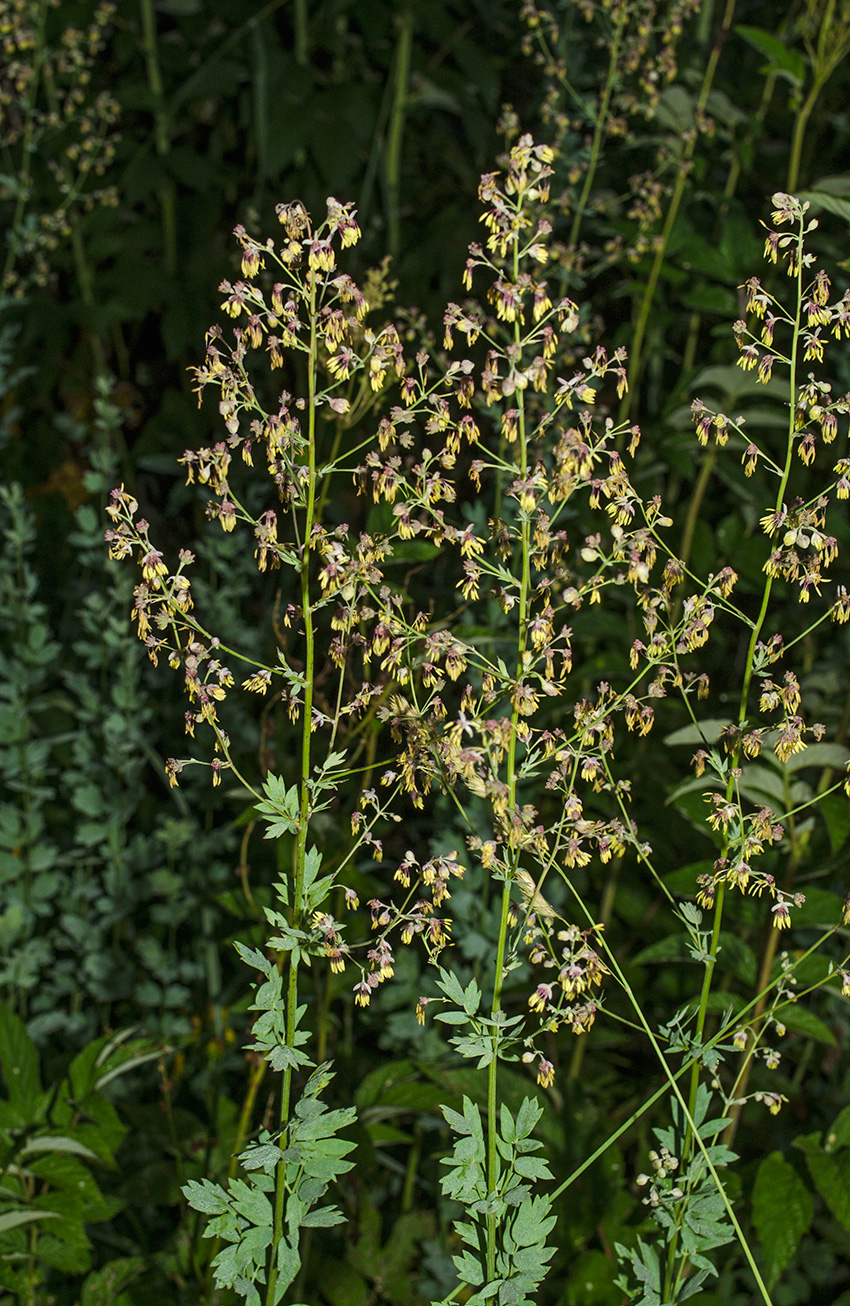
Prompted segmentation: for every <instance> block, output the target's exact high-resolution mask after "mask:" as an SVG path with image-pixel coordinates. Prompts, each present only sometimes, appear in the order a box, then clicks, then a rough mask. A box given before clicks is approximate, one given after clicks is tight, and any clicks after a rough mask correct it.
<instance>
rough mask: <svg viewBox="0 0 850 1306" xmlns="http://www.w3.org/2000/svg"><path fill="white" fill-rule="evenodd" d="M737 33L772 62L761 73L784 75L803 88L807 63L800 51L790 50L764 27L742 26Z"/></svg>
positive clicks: (737, 29)
mask: <svg viewBox="0 0 850 1306" xmlns="http://www.w3.org/2000/svg"><path fill="white" fill-rule="evenodd" d="M735 31H736V32H737V34H738V36H742V37H743V38H744V40H745V41H747V42H748V43H749V44H750V45H751V46H752V47H753V49H754V50H758V52H759V54H763V55H765V56H766V57H767V59H769V60H770V62H769V64H768V65H767V67H766V68H762V69H761V72H779V73H784V74H785V75H786V76H787V78H788V80H789V81H790V82H791V83H792V84H794V85H797V86H802V84H803V82H804V81H805V77H806V61H805V59H804V58H803V56H802V55H801V54H800V53H799V51H797V50H792V49H790V48H789V47H788V46H787V45H786V44H785V42H784V41H780V39H779V37H778V36H774V35H773V33H772V32H766V31H765V30H764V28H762V27H745V26H743V25H741V26H738V27H736V28H735Z"/></svg>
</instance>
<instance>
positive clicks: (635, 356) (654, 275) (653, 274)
mask: <svg viewBox="0 0 850 1306" xmlns="http://www.w3.org/2000/svg"><path fill="white" fill-rule="evenodd" d="M735 2H736V0H727V3H726V12H725V13H724V15H723V21H722V23H721V25H720V30H719V32H718V33H717V39H716V41H715V43H714V46H713V47H712V51H711V54H710V55H709V58H708V64H707V65H706V69H705V76H704V77H703V82H702V87H701V88H700V93H699V97H698V99H697V104H696V110H695V115H694V118H695V121H694V128H693V131H692V132H691V133H690V136H689V138H688V140H687V141H686V143H685V148H684V150H683V152H682V158H681V160H680V163H679V172H678V176H677V177H676V184H675V186H674V187H673V194H672V196H671V197H670V207H669V208H668V210H667V216H666V218H665V220H664V227H663V230H662V232H661V239H660V240H659V242H658V246H657V248H656V251H655V257H654V258H653V260H652V267H651V268H650V272H649V279H648V280H647V283H646V289H645V290H644V292H643V299H642V300H641V303H640V308H639V310H638V317H637V322H636V324H635V331H634V335H633V337H632V344H631V349H630V353H629V375H628V383H629V384H628V390H627V391H626V393H625V394H624V396H623V400H622V403H621V405H620V420H621V421H625V420H626V419H627V418H628V416H629V413H630V412H631V411H632V409H633V408H634V406H635V405H636V404H637V393H638V379H639V377H640V374H641V368H642V364H643V342H644V337H645V335H646V329H647V327H648V325H649V315H650V312H651V310H652V301H653V299H654V298H655V291H656V289H657V287H658V279H659V277H660V276H661V269H662V267H663V266H664V259H665V258H666V255H667V246H668V244H669V241H670V236H671V234H672V231H673V226H674V224H675V222H676V218H677V216H678V213H679V205H680V204H681V202H682V196H683V195H684V193H685V183H686V181H687V178H688V174H689V172H690V162H691V159H692V158H693V155H694V150H695V149H696V144H697V140H698V138H699V119H700V117H701V115H702V114H703V112H704V110H705V106H706V103H707V101H708V95H709V92H710V90H711V87H712V83H713V81H714V74H715V72H716V70H717V63H718V60H719V59H720V52H721V50H722V49H723V45H724V42H725V41H726V37H727V35H728V33H729V28H730V27H731V26H732V18H733V15H734V13H735Z"/></svg>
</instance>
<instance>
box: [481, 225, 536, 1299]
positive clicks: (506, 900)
mask: <svg viewBox="0 0 850 1306" xmlns="http://www.w3.org/2000/svg"><path fill="white" fill-rule="evenodd" d="M513 276H514V282H516V281H518V279H519V246H518V243H517V241H516V240H515V241H514V247H513ZM520 344H521V334H520V323H519V322H518V321H515V322H514V345H515V348H516V349H517V351H518V350H519V348H520ZM517 405H518V421H517V440H518V442H519V470H520V476H521V477H522V478H524V477H526V476H527V475H528V448H527V445H526V438H527V437H526V421H525V395H524V392H523V391H522V390H519V391H518V392H517ZM520 532H521V534H520V548H521V555H522V556H521V566H522V577H521V581H520V593H519V603H518V613H517V662H516V679H517V682H519V681H520V680H521V678H522V674H523V666H524V660H525V657H524V655H525V641H526V626H527V620H528V602H529V593H530V590H531V524H530V522H529V520H528V514H527V513H523V514H522V521H521V527H520ZM517 702H518V700H517V699H516V696H515V697H514V703H513V705H512V708H511V732H510V740H509V743H508V754H507V776H506V779H507V788H508V805H507V811H508V819H509V820H510V818H511V814H512V813H513V811H514V808H515V807H516V792H517V730H518V727H519V720H520V716H519V709H518V706H517ZM518 863H519V853H518V852H517V853H515V854H514V866H513V869H514V870H516V868H517V865H518ZM511 884H512V880H511V879H506V880H505V882H504V884H503V886H502V904H501V910H500V914H499V937H498V942H497V945H496V961H495V974H494V978H493V1002H492V1007H491V1012H490V1015H491V1018H495V1017H496V1016H497V1015H498V1013H499V1012H500V1010H501V1005H502V984H503V982H504V973H505V955H506V951H507V936H508V913H509V911H510V905H511ZM493 1039H494V1044H496V1043H497V1040H498V1034H497V1033H494V1035H493ZM498 1061H499V1058H498V1046H494V1048H493V1059H492V1060H491V1062H490V1064H489V1066H488V1067H487V1190H488V1192H490V1193H492V1192H494V1191H495V1189H496V1187H497V1184H498V1177H499V1155H498V1150H497V1138H498V1123H497V1122H498V1115H497V1102H498V1099H497V1079H498ZM496 1233H497V1220H496V1217H495V1216H494V1215H488V1216H487V1277H488V1282H489V1281H491V1280H492V1279H493V1278H495V1274H496Z"/></svg>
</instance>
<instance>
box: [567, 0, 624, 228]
mask: <svg viewBox="0 0 850 1306" xmlns="http://www.w3.org/2000/svg"><path fill="white" fill-rule="evenodd" d="M628 13H629V6H628V5H627V4H625V3H624V4H621V5H620V14H619V17H618V19H617V28H616V31H615V32H614V40H613V41H612V43H611V54H610V56H609V59H608V73H607V76H606V78H605V89H604V91H603V93H602V100H601V102H600V105H599V112H598V113H597V115H596V123H595V125H594V129H593V143H592V145H591V147H590V161H589V163H588V165H587V174H586V176H585V179H584V185H583V186H582V190H581V195H580V196H579V200H578V204H577V205H576V212H575V217H574V218H573V225H572V227H571V228H570V242H569V243H570V244H571V245H575V244H576V243H577V242H578V237H579V231H580V230H581V223H582V219H583V218H584V211H585V206H586V204H587V201H588V198H589V196H590V191H591V188H592V186H593V181H594V178H595V176H596V168H597V165H598V163H599V156H600V153H601V151H602V141H603V139H604V136H605V122H606V119H607V117H608V107H609V105H610V103H611V96H612V94H613V92H614V79H615V77H616V75H617V62H618V60H619V58H620V41H621V40H622V36H623V31H624V28H625V26H626V18H627V17H628Z"/></svg>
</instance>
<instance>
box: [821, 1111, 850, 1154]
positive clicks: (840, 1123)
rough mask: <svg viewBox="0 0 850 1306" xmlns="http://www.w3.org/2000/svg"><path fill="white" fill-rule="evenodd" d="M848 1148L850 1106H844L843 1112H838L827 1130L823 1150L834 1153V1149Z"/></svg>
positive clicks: (849, 1142)
mask: <svg viewBox="0 0 850 1306" xmlns="http://www.w3.org/2000/svg"><path fill="white" fill-rule="evenodd" d="M848 1146H850V1106H846V1107H845V1108H844V1110H843V1111H839V1113H838V1115H837V1116H836V1117H835V1119H834V1120H833V1122H832V1125H831V1127H830V1128H829V1129H828V1130H827V1133H826V1142H825V1144H824V1150H825V1151H827V1152H834V1151H835V1149H836V1147H848Z"/></svg>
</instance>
